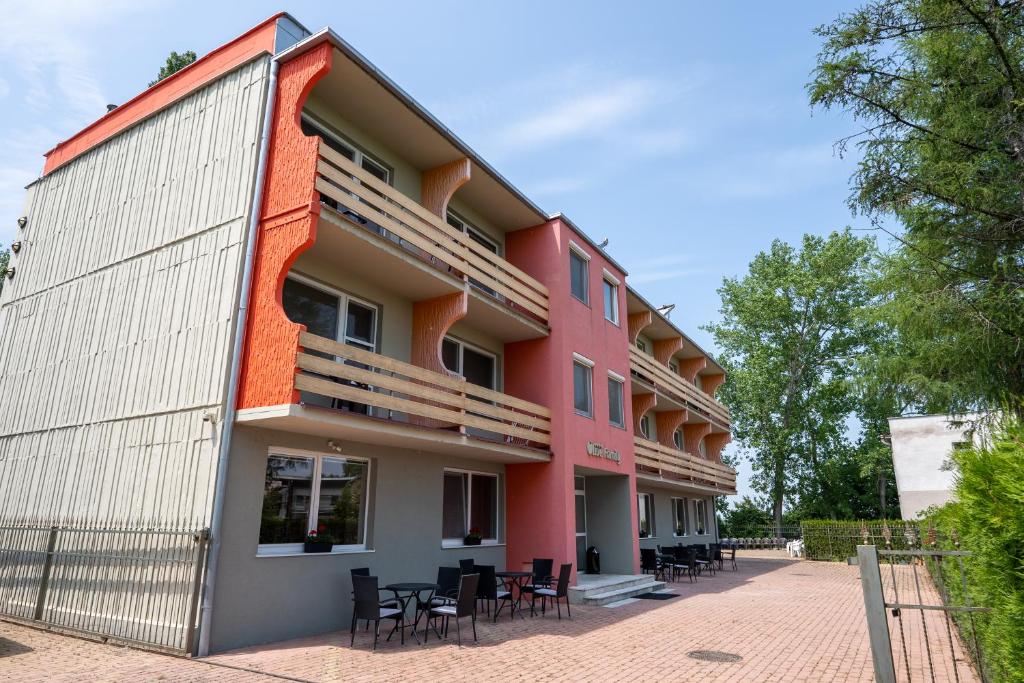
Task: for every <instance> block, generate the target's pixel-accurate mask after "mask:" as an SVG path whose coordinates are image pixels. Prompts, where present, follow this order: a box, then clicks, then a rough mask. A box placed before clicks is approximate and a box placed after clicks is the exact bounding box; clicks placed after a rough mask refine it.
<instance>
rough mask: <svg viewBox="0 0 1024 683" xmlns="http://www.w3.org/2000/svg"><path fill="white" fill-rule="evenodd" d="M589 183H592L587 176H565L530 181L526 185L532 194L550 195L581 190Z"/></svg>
mask: <svg viewBox="0 0 1024 683" xmlns="http://www.w3.org/2000/svg"><path fill="white" fill-rule="evenodd" d="M589 185H590V183H589V181H588V180H587V179H586V178H580V177H574V176H565V177H560V178H548V179H547V180H539V181H537V182H530V183H528V184H527V185H526V188H527V190H528V191H529V193H530V195H531V196H536V197H550V196H553V195H563V194H571V193H573V192H579V191H580V190H584V189H586V188H587V187H588V186H589Z"/></svg>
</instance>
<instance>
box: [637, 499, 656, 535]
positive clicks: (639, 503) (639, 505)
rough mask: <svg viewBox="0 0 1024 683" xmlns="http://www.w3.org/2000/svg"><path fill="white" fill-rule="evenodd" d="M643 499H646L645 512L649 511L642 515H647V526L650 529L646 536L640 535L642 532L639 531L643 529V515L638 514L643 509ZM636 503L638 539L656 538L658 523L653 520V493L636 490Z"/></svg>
mask: <svg viewBox="0 0 1024 683" xmlns="http://www.w3.org/2000/svg"><path fill="white" fill-rule="evenodd" d="M645 501H646V512H649V513H650V514H646V515H643V516H645V517H647V522H648V526H650V531H649V532H648V534H647V535H646V536H644V535H642V533H641V532H642V531H643V526H642V525H643V519H642V517H643V516H642V515H641V514H640V511H641V510H644V508H645ZM636 505H637V514H636V521H637V530H636V535H637V537H638V538H640V539H645V538H646V539H650V538H657V537H658V525H657V523H656V522H655V516H654V494H653V493H643V492H640V491H638V492H637V494H636Z"/></svg>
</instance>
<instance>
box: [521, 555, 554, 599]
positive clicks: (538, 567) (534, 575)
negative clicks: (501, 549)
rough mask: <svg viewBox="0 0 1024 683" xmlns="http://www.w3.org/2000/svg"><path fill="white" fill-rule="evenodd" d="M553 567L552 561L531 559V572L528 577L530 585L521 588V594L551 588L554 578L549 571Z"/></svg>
mask: <svg viewBox="0 0 1024 683" xmlns="http://www.w3.org/2000/svg"><path fill="white" fill-rule="evenodd" d="M554 566H555V561H554V560H548V559H538V558H536V557H535V558H533V570H532V572H531V576H530V583H528V584H526V585H525V586H523V589H522V592H523V593H533V591H535V590H536V589H538V588H551V582H552V581H554V579H555V577H554V576H552V575H551V570H552V569H553V568H554Z"/></svg>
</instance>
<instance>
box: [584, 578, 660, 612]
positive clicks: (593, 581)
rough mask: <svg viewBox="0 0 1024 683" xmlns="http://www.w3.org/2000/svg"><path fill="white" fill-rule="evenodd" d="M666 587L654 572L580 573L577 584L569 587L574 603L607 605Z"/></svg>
mask: <svg viewBox="0 0 1024 683" xmlns="http://www.w3.org/2000/svg"><path fill="white" fill-rule="evenodd" d="M664 587H665V582H664V581H655V580H654V576H653V575H652V574H580V575H578V576H577V578H576V585H575V586H570V587H569V602H570V603H572V604H573V605H598V606H600V605H607V604H608V603H611V602H617V601H619V600H625V599H626V598H632V597H633V596H636V595H640V594H642V593H652V592H654V591H659V590H661V589H663V588H664Z"/></svg>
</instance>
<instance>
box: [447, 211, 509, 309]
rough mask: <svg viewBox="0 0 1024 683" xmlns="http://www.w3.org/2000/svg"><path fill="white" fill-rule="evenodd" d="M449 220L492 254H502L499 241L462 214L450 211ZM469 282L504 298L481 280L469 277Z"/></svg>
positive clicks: (450, 223)
mask: <svg viewBox="0 0 1024 683" xmlns="http://www.w3.org/2000/svg"><path fill="white" fill-rule="evenodd" d="M447 220H448V225H450V226H452V227H453V228H455V229H456V230H458V231H459V232H462V233H465V234H466V235H468V236H469V239H471V240H473V241H474V242H476V243H477V244H479V245H480V246H481V247H483V248H484V249H486V250H487V251H489V252H491V253H492V254H497V255H498V256H501V247H500V246H499V245H498V243H497V242H495V241H494V240H492V239H491V238H490V237H488V236H487V235H485V234H484V233H483V231H481V230H479V229H478V228H476V227H474V226H473V225H472V224H471V223H470V222H469V221H467V220H466V219H465V218H463V217H462V216H460V215H458V214H457V213H454V212H452V211H449V212H448V215H447ZM469 284H471V285H473V286H474V287H476V288H477V289H480V290H482V291H484V292H487V293H488V294H490V295H491V296H493V297H496V298H498V299H502V297H501V295H499V294H498V293H497V292H495V291H494V290H493V289H491V288H490V287H487V286H486V285H484V284H483V283H481V282H479V281H478V280H474V279H473V278H469Z"/></svg>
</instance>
